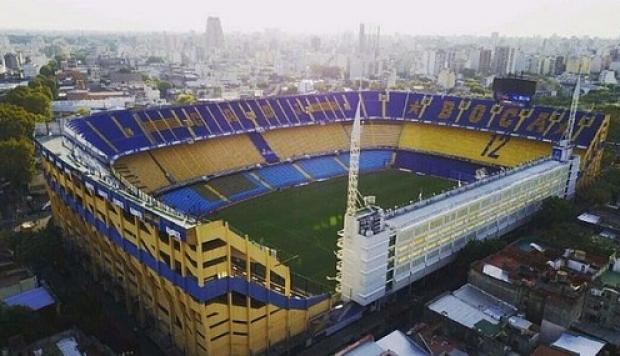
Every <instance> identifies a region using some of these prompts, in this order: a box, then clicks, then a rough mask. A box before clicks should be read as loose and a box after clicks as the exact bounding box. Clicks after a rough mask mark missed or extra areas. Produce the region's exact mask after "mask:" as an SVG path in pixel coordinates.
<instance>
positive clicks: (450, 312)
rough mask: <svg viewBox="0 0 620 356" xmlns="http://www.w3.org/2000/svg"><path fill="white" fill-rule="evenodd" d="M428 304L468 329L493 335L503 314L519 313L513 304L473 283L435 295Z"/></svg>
mask: <svg viewBox="0 0 620 356" xmlns="http://www.w3.org/2000/svg"><path fill="white" fill-rule="evenodd" d="M428 308H429V309H430V310H432V311H434V312H435V313H437V314H440V315H442V316H444V317H446V318H448V319H450V320H452V321H455V322H457V323H459V324H461V325H463V326H465V327H466V328H468V329H475V330H477V331H478V332H481V333H484V334H487V335H491V336H492V335H495V334H496V332H497V331H499V329H498V327H499V324H500V320H501V319H502V318H509V317H511V316H514V315H516V314H517V309H516V308H515V307H514V306H512V305H510V304H508V303H506V302H504V301H502V300H500V299H498V298H496V297H494V296H492V295H490V294H488V293H486V292H484V291H482V290H481V289H479V288H477V287H475V286H473V285H471V284H465V285H464V286H462V287H461V288H459V289H458V290H456V291H454V292H452V293H450V294H445V295H443V296H441V297H439V298H437V299H435V300H434V301H432V302H431V303H429V304H428Z"/></svg>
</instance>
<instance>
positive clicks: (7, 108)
mask: <svg viewBox="0 0 620 356" xmlns="http://www.w3.org/2000/svg"><path fill="white" fill-rule="evenodd" d="M35 121H37V115H35V114H33V113H31V112H28V111H26V110H25V109H24V108H22V107H20V106H16V105H11V104H1V103H0V141H3V140H7V139H9V138H19V137H29V136H31V135H32V132H33V130H34V123H35Z"/></svg>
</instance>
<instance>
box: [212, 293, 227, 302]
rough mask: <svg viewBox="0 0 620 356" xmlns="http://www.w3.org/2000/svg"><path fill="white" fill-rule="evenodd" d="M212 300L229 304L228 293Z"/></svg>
mask: <svg viewBox="0 0 620 356" xmlns="http://www.w3.org/2000/svg"><path fill="white" fill-rule="evenodd" d="M212 301H213V303H217V304H228V294H222V295H220V296H218V297H216V298H213V299H212Z"/></svg>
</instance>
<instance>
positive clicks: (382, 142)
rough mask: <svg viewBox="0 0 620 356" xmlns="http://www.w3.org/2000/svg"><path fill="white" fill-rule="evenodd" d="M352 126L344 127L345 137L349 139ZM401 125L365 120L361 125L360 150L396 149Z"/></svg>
mask: <svg viewBox="0 0 620 356" xmlns="http://www.w3.org/2000/svg"><path fill="white" fill-rule="evenodd" d="M351 127H352V125H349V124H346V125H345V126H344V128H345V130H346V132H347V136H349V137H351ZM401 130H402V124H401V123H398V124H390V123H379V122H375V121H372V120H367V121H364V122H363V123H362V142H361V144H362V148H372V147H398V140H399V139H400V133H401Z"/></svg>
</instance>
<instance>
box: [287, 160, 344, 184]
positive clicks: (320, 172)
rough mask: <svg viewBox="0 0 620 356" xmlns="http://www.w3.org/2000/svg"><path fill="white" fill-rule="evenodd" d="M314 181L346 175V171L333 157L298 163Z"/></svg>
mask: <svg viewBox="0 0 620 356" xmlns="http://www.w3.org/2000/svg"><path fill="white" fill-rule="evenodd" d="M297 163H298V164H299V165H300V166H301V167H302V168H303V170H304V171H306V172H307V173H308V174H310V175H311V176H312V177H313V178H314V179H323V178H328V177H333V176H337V175H341V174H345V173H346V170H345V169H344V167H343V166H342V165H340V164H339V163H338V162H336V160H335V159H334V157H333V156H324V157H318V158H313V159H308V160H302V161H298V162H297Z"/></svg>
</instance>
